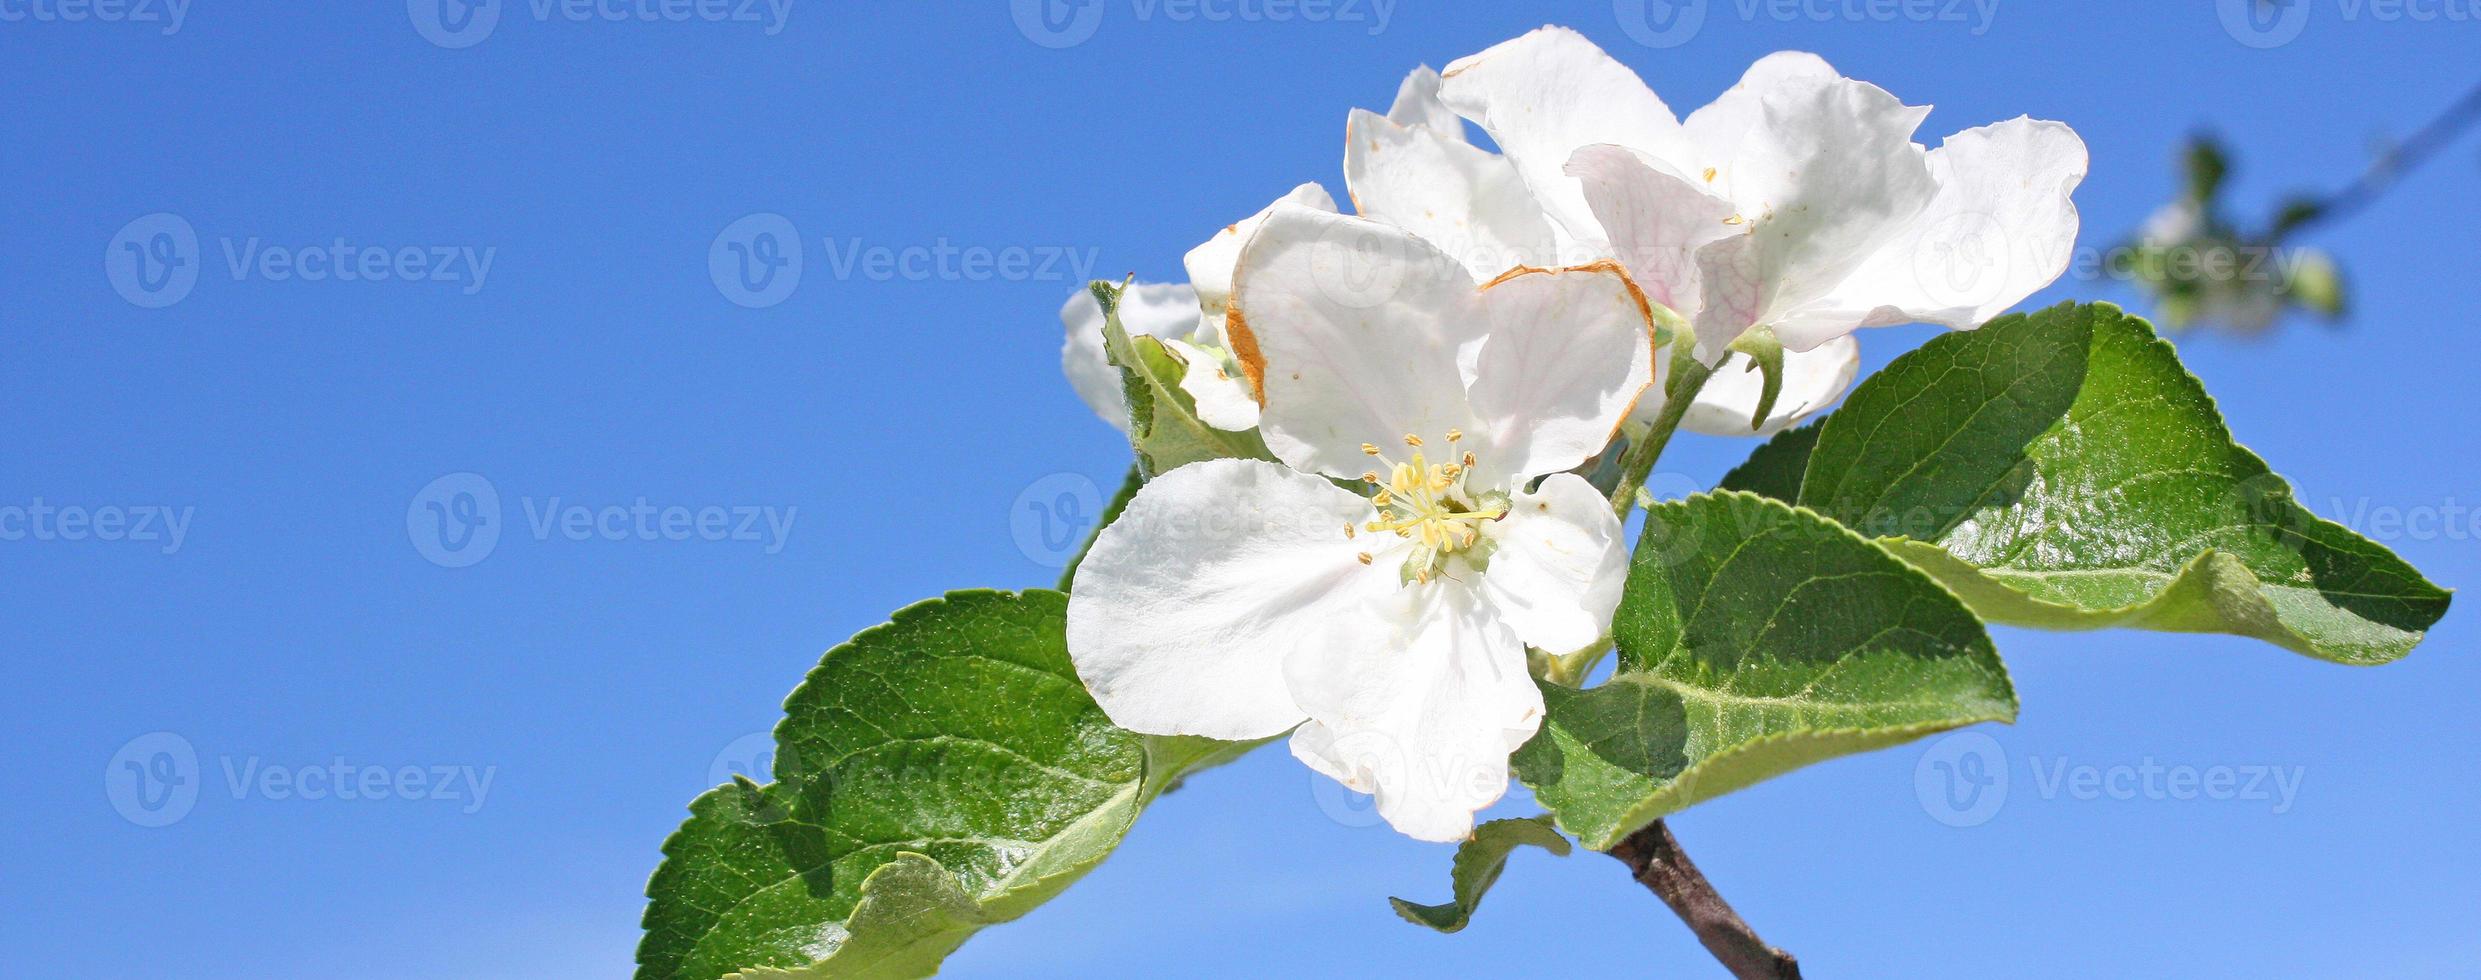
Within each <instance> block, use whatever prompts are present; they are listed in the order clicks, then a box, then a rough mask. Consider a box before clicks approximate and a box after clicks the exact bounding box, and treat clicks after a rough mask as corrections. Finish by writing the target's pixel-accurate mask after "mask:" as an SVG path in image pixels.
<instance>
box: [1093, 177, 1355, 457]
mask: <svg viewBox="0 0 2481 980" xmlns="http://www.w3.org/2000/svg"><path fill="white" fill-rule="evenodd" d="M1283 205H1298V206H1302V207H1310V208H1316V209H1319V210H1323V211H1333V210H1335V198H1333V197H1331V196H1329V195H1328V194H1327V191H1326V188H1323V187H1320V186H1318V185H1317V184H1315V183H1309V184H1302V185H1300V186H1299V187H1295V188H1293V189H1292V190H1290V191H1288V192H1286V193H1285V194H1284V196H1282V197H1279V198H1276V199H1275V203H1273V204H1269V205H1267V206H1266V207H1265V208H1263V209H1260V210H1259V211H1258V213H1256V214H1253V215H1250V216H1249V217H1247V218H1243V219H1241V220H1240V221H1238V222H1235V223H1233V224H1229V225H1225V226H1224V228H1223V230H1222V231H1219V232H1216V233H1215V234H1214V237H1212V238H1209V239H1207V240H1206V241H1205V242H1204V243H1202V244H1200V245H1198V246H1197V247H1196V248H1193V249H1190V250H1189V254H1188V255H1187V256H1186V257H1184V258H1183V259H1182V264H1183V265H1185V266H1187V268H1188V271H1189V285H1185V286H1183V285H1178V284H1173V283H1136V284H1133V285H1131V286H1130V287H1129V289H1128V290H1127V291H1126V292H1125V293H1124V294H1123V295H1122V296H1121V300H1120V326H1121V327H1122V328H1124V329H1126V330H1127V331H1128V332H1129V335H1130V336H1132V337H1134V336H1138V335H1140V334H1143V335H1145V336H1150V337H1154V338H1156V339H1159V340H1161V341H1163V345H1164V346H1166V347H1169V348H1171V349H1172V352H1173V353H1175V354H1178V355H1179V356H1180V359H1181V360H1182V361H1183V362H1184V363H1186V364H1187V365H1188V370H1187V372H1186V373H1184V374H1183V375H1182V376H1181V379H1180V390H1182V391H1184V392H1187V393H1188V394H1189V397H1190V398H1193V399H1195V400H1196V401H1197V412H1198V418H1199V419H1200V420H1202V421H1204V422H1205V423H1206V424H1208V425H1211V426H1214V427H1215V428H1218V429H1227V430H1230V431H1234V432H1239V431H1245V430H1248V429H1254V428H1257V426H1258V403H1257V399H1256V398H1254V397H1252V395H1251V393H1250V390H1249V386H1248V385H1247V383H1245V382H1243V381H1242V380H1241V378H1240V374H1239V362H1237V361H1235V360H1233V359H1232V355H1231V351H1230V350H1229V349H1228V347H1227V346H1226V344H1225V342H1224V338H1223V311H1224V306H1225V304H1226V303H1228V302H1229V301H1230V299H1231V295H1232V263H1233V260H1235V259H1237V258H1238V257H1239V256H1240V247H1241V243H1242V242H1243V241H1244V240H1246V239H1247V238H1248V236H1249V233H1250V232H1251V231H1254V230H1256V229H1257V227H1258V223H1259V222H1262V221H1265V220H1266V216H1267V213H1268V212H1270V211H1273V210H1274V209H1275V208H1277V207H1280V206H1283ZM1060 322H1061V324H1062V325H1064V326H1066V327H1067V328H1068V339H1067V340H1066V341H1064V342H1063V343H1061V345H1060V370H1061V371H1062V372H1064V373H1066V374H1067V375H1068V384H1069V386H1070V387H1072V388H1074V389H1076V391H1077V396H1078V397H1080V398H1083V399H1084V400H1085V403H1086V406H1087V407H1088V408H1092V409H1093V410H1094V414H1096V415H1100V416H1102V417H1103V420H1104V421H1106V422H1110V423H1111V424H1112V425H1114V426H1117V427H1118V428H1119V429H1120V431H1122V432H1126V431H1128V427H1129V407H1128V394H1127V393H1126V392H1125V391H1123V390H1122V389H1121V384H1120V369H1119V368H1116V367H1113V366H1112V365H1111V361H1110V358H1109V357H1107V356H1106V355H1105V354H1104V352H1103V308H1102V305H1101V304H1100V303H1097V302H1095V300H1094V294H1093V293H1092V292H1091V291H1089V290H1087V289H1084V288H1082V287H1080V288H1079V289H1078V290H1077V292H1076V294H1075V295H1072V296H1070V297H1068V302H1067V304H1066V305H1064V306H1061V307H1060Z"/></svg>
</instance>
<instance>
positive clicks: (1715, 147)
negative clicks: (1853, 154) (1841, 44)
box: [1672, 51, 1843, 196]
mask: <svg viewBox="0 0 2481 980" xmlns="http://www.w3.org/2000/svg"><path fill="white" fill-rule="evenodd" d="M1842 79H1843V76H1842V75H1841V74H1840V73H1838V72H1836V71H1835V69H1834V67H1833V66H1831V65H1828V64H1827V63H1826V59H1824V58H1820V57H1818V56H1817V55H1814V54H1810V53H1808V52H1806V51H1777V52H1775V53H1773V54H1770V55H1767V56H1765V57H1763V58H1759V59H1757V61H1756V62H1755V63H1754V64H1751V65H1750V66H1749V70H1748V71H1746V72H1742V73H1741V75H1740V81H1739V82H1737V83H1735V84H1733V85H1732V87H1731V88H1728V89H1725V90H1724V91H1723V94H1722V95H1719V96H1716V97H1715V99H1714V101H1713V102H1709V103H1707V104H1705V105H1703V106H1700V107H1698V109H1697V111H1695V112H1692V113H1689V114H1688V118H1687V119H1685V120H1682V121H1681V123H1680V129H1681V131H1682V132H1683V133H1684V134H1685V135H1686V137H1687V141H1688V146H1689V150H1688V152H1689V156H1688V157H1686V158H1683V159H1680V160H1675V161H1672V164H1673V166H1674V168H1675V169H1676V170H1677V171H1678V172H1680V173H1684V174H1699V175H1700V176H1701V179H1702V175H1703V172H1704V170H1705V168H1707V167H1713V168H1715V177H1714V180H1713V181H1710V183H1712V184H1714V186H1715V190H1716V192H1717V193H1720V194H1723V195H1725V196H1729V195H1730V194H1731V191H1732V187H1733V182H1734V180H1735V179H1736V178H1737V176H1738V175H1737V174H1735V173H1733V172H1731V171H1729V170H1727V169H1725V165H1726V164H1730V163H1732V162H1733V161H1735V160H1736V159H1738V157H1739V152H1740V144H1741V142H1742V141H1743V140H1745V139H1747V138H1748V136H1749V134H1750V133H1751V132H1753V131H1757V130H1759V129H1761V128H1763V127H1764V126H1766V125H1767V123H1766V101H1767V97H1768V96H1770V95H1775V94H1777V93H1784V94H1790V93H1792V92H1794V91H1796V90H1804V89H1812V88H1816V87H1818V86H1820V85H1824V84H1828V83H1832V82H1836V81H1841V80H1842Z"/></svg>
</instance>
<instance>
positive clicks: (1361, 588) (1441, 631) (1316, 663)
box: [1068, 206, 1654, 841]
mask: <svg viewBox="0 0 2481 980" xmlns="http://www.w3.org/2000/svg"><path fill="white" fill-rule="evenodd" d="M1235 278H1236V282H1237V285H1236V286H1235V288H1234V291H1233V295H1232V296H1231V301H1230V306H1229V312H1230V320H1229V324H1228V328H1227V330H1228V334H1229V337H1230V340H1231V342H1232V349H1233V350H1234V351H1235V352H1236V353H1237V356H1238V359H1239V362H1240V366H1241V367H1242V369H1243V370H1244V371H1245V373H1246V375H1247V377H1248V379H1249V382H1250V383H1251V385H1252V386H1253V389H1254V392H1255V394H1256V395H1257V396H1258V397H1259V399H1260V403H1261V404H1262V405H1263V415H1262V418H1261V424H1260V431H1261V432H1262V433H1263V434H1264V436H1265V438H1266V444H1267V446H1268V448H1269V449H1270V450H1272V452H1273V453H1274V455H1275V456H1276V457H1277V458H1278V459H1280V460H1281V461H1282V462H1281V464H1280V465H1279V464H1277V463H1272V462H1266V461H1261V460H1240V459H1227V460H1213V461H1208V462H1201V463H1192V464H1190V465H1187V466H1183V467H1180V468H1178V469H1175V470H1172V471H1170V472H1168V473H1165V474H1162V475H1161V476H1158V477H1156V478H1155V479H1154V480H1152V481H1150V482H1148V483H1147V484H1146V485H1145V487H1144V488H1143V489H1141V490H1139V491H1138V493H1137V495H1136V497H1135V498H1134V499H1133V500H1131V501H1130V503H1129V506H1128V508H1127V510H1126V511H1125V512H1124V513H1123V514H1122V516H1121V517H1120V519H1119V520H1118V521H1116V522H1114V523H1112V524H1111V525H1110V526H1109V527H1107V528H1105V529H1104V531H1103V533H1102V535H1101V536H1100V538H1099V539H1098V540H1097V541H1096V542H1095V544H1094V548H1093V550H1092V552H1091V553H1089V554H1088V555H1087V557H1086V559H1085V561H1084V563H1083V564H1081V565H1080V566H1078V570H1077V575H1076V580H1075V582H1074V583H1073V585H1072V586H1071V589H1070V599H1069V607H1068V649H1069V655H1070V657H1071V659H1072V660H1074V661H1075V663H1076V667H1077V672H1078V675H1079V676H1080V677H1082V678H1083V679H1084V681H1085V683H1086V686H1087V687H1088V688H1089V689H1090V690H1091V691H1092V692H1093V694H1094V697H1095V700H1096V701H1097V702H1098V703H1099V704H1101V705H1102V707H1103V710H1104V711H1105V712H1106V713H1108V714H1109V715H1110V717H1111V719H1112V721H1113V722H1114V723H1116V724H1118V725H1120V726H1122V727H1125V728H1129V729H1133V730H1135V731H1139V732H1147V733H1153V734H1165V735H1172V734H1181V735H1203V736H1209V737H1213V738H1221V739H1256V738H1265V737H1269V736H1273V735H1277V734H1281V733H1283V732H1285V731H1286V730H1290V731H1292V733H1293V734H1292V751H1293V754H1294V755H1296V756H1298V757H1299V758H1300V759H1301V760H1302V761H1303V762H1305V763H1307V764H1308V765H1309V766H1310V767H1311V768H1313V769H1315V770H1317V771H1318V772H1321V773H1324V774H1326V775H1328V776H1330V777H1332V778H1334V779H1337V780H1339V781H1341V782H1343V783H1344V784H1345V785H1346V786H1349V787H1351V788H1353V789H1356V790H1359V791H1362V792H1368V793H1371V794H1373V795H1375V796H1376V797H1377V803H1378V812H1379V813H1380V815H1381V816H1383V817H1385V818H1386V819H1387V821H1388V822H1389V823H1390V824H1392V825H1394V826H1395V827H1396V828H1397V829H1398V830H1400V831H1402V832H1404V833H1406V834H1409V835H1412V836H1414V837H1418V838H1422V839H1425V840H1439V841H1448V840H1458V839H1462V838H1464V837H1465V836H1467V835H1468V834H1469V833H1470V832H1471V829H1472V826H1473V815H1474V813H1475V811H1477V810H1480V809H1481V808H1483V807H1486V806H1488V805H1490V804H1491V803H1493V802H1496V801H1497V800H1498V799H1499V797H1500V796H1501V795H1502V794H1503V793H1505V791H1506V788H1507V774H1508V763H1507V757H1508V754H1509V753H1510V752H1512V751H1514V750H1515V749H1516V747H1517V746H1519V745H1522V744H1524V742H1525V741H1526V740H1527V739H1529V738H1531V737H1532V736H1533V734H1534V732H1535V730H1536V729H1537V728H1538V727H1539V726H1540V724H1541V720H1542V710H1543V709H1542V699H1541V694H1540V692H1539V691H1538V690H1537V689H1536V688H1535V686H1534V683H1533V681H1532V679H1531V677H1530V676H1529V674H1528V672H1527V667H1526V647H1527V646H1528V645H1530V646H1533V647H1536V648H1539V649H1542V650H1545V651H1549V652H1558V653H1565V652H1571V651H1575V650H1578V649H1582V648H1584V647H1587V646H1589V645H1591V644H1593V643H1595V642H1597V641H1598V640H1599V639H1600V638H1601V637H1602V636H1603V635H1604V634H1605V633H1606V632H1607V630H1608V628H1609V625H1610V617H1611V614H1612V611H1613V610H1614V609H1615V608H1616V606H1617V605H1618V602H1619V596H1620V589H1621V585H1622V584H1623V580H1624V579H1625V576H1626V572H1627V552H1626V549H1625V547H1624V545H1623V542H1622V538H1621V528H1620V523H1619V520H1618V518H1616V517H1615V516H1614V515H1613V513H1612V509H1611V507H1610V506H1609V504H1608V503H1607V502H1606V501H1605V500H1604V499H1603V498H1602V496H1601V495H1600V494H1599V493H1597V492H1596V491H1595V490H1594V489H1593V487H1592V486H1591V485H1589V484H1587V483H1586V482H1585V480H1584V479H1582V478H1580V477H1577V476H1575V475H1573V474H1570V473H1567V472H1565V471H1566V470H1569V469H1571V468H1573V467H1576V466H1577V465H1579V464H1581V463H1583V462H1584V461H1585V460H1586V459H1588V458H1589V457H1591V456H1593V455H1594V454H1596V453H1598V452H1601V451H1602V450H1603V448H1604V447H1605V446H1606V445H1607V444H1608V443H1609V441H1610V439H1611V437H1612V434H1613V431H1614V430H1615V429H1616V428H1617V426H1618V425H1619V423H1620V421H1621V420H1622V419H1623V418H1625V417H1626V416H1627V414H1628V412H1629V409H1630V406H1631V405H1632V404H1633V403H1634V402H1635V401H1636V400H1637V399H1638V397H1639V396H1640V395H1641V394H1642V393H1643V392H1644V390H1645V389H1646V388H1647V387H1648V386H1649V385H1650V384H1651V383H1652V381H1653V376H1654V375H1653V365H1652V360H1653V351H1652V340H1653V323H1652V319H1651V317H1650V316H1649V314H1648V311H1647V308H1646V306H1645V302H1644V300H1643V298H1642V297H1641V296H1640V295H1639V294H1638V292H1637V290H1636V288H1635V286H1634V285H1633V284H1631V283H1630V282H1629V281H1628V279H1627V277H1626V275H1625V274H1624V273H1623V272H1621V271H1620V270H1619V269H1618V267H1617V266H1616V265H1613V264H1610V263H1603V264H1599V265H1595V266H1587V267H1578V268H1567V269H1556V270H1545V269H1525V270H1517V271H1512V272H1510V273H1509V274H1507V275H1504V276H1500V277H1497V278H1495V279H1493V280H1492V281H1490V282H1489V283H1488V284H1486V285H1480V286H1477V285H1476V284H1475V278H1474V277H1473V276H1472V275H1471V274H1470V273H1469V272H1468V270H1467V269H1466V268H1465V267H1464V266H1463V265H1462V264H1460V263H1458V262H1457V261H1456V260H1455V259H1454V258H1452V257H1450V256H1449V255H1448V254H1447V253H1446V252H1444V251H1442V250H1441V249H1439V248H1438V247H1437V246H1436V245H1434V244H1432V243H1430V242H1428V241H1425V240H1424V239H1422V238H1420V237H1418V236H1416V235H1413V234H1411V233H1409V232H1407V231H1405V230H1403V229H1401V228H1397V227H1394V226H1392V225H1388V224H1385V223H1382V222H1375V221H1368V220H1364V219H1359V218H1351V217H1344V216H1341V215H1336V214H1331V213H1326V212H1322V211H1317V210H1313V209H1310V208H1303V207H1294V206H1285V207H1279V208H1277V209H1276V210H1275V211H1274V212H1273V213H1272V214H1271V215H1269V216H1268V217H1267V218H1266V220H1265V222H1264V224H1263V225H1262V226H1261V227H1260V228H1258V229H1257V231H1256V233H1255V234H1254V235H1252V236H1251V237H1250V238H1249V239H1248V240H1247V242H1246V245H1245V247H1244V249H1243V250H1242V254H1241V257H1240V260H1239V264H1238V273H1237V275H1236V277H1235ZM1536 478H1540V480H1539V483H1538V484H1537V483H1536V482H1535V481H1536ZM1348 486H1349V487H1353V488H1354V489H1347V487H1348Z"/></svg>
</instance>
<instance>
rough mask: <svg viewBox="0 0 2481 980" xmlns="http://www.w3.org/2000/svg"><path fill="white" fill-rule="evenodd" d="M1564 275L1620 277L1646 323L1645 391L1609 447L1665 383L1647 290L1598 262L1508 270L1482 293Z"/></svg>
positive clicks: (1608, 262) (1614, 429) (1631, 403)
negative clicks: (1537, 277) (1525, 280)
mask: <svg viewBox="0 0 2481 980" xmlns="http://www.w3.org/2000/svg"><path fill="white" fill-rule="evenodd" d="M1562 272H1608V273H1610V274H1612V275H1615V276H1618V277H1619V279H1620V285H1622V286H1626V287H1628V295H1629V297H1630V298H1631V299H1634V300H1636V301H1637V315H1638V316H1639V317H1641V318H1643V319H1644V320H1645V347H1646V374H1645V376H1646V382H1645V387H1642V388H1639V389H1637V393H1636V394H1635V395H1632V396H1630V397H1629V399H1628V410H1627V411H1624V412H1621V413H1620V417H1619V421H1617V422H1613V423H1611V434H1610V435H1608V436H1604V437H1603V440H1602V441H1603V443H1604V444H1605V445H1608V444H1610V442H1611V441H1612V440H1614V439H1618V438H1619V437H1620V426H1622V425H1625V424H1627V422H1628V419H1629V417H1630V416H1632V415H1635V414H1636V413H1637V403H1638V402H1639V401H1642V400H1644V398H1645V393H1646V392H1648V391H1651V390H1653V388H1654V386H1655V385H1656V384H1659V383H1661V380H1662V373H1663V352H1662V346H1661V344H1660V343H1659V342H1660V341H1661V340H1662V336H1661V333H1660V331H1657V330H1656V329H1654V304H1653V301H1651V300H1648V299H1646V298H1645V290H1644V289H1643V288H1641V287H1639V286H1638V285H1637V280H1636V277H1634V276H1631V275H1629V274H1628V269H1627V267H1625V266H1622V265H1620V264H1619V262H1618V261H1616V260H1613V259H1595V260H1594V261H1591V262H1587V263H1585V264H1583V265H1570V266H1561V267H1559V268H1556V269H1545V268H1543V267H1541V266H1534V265H1520V266H1517V267H1515V268H1512V269H1509V270H1508V271H1506V272H1502V273H1500V274H1499V277H1498V278H1496V279H1492V280H1491V281H1489V282H1486V283H1483V284H1482V288H1481V291H1482V292H1488V291H1489V290H1490V288H1491V287H1493V286H1496V285H1499V284H1500V283H1503V282H1507V281H1508V280H1511V279H1516V278H1520V277H1523V276H1530V275H1536V274H1556V273H1562Z"/></svg>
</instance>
